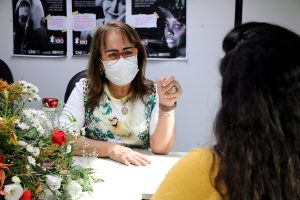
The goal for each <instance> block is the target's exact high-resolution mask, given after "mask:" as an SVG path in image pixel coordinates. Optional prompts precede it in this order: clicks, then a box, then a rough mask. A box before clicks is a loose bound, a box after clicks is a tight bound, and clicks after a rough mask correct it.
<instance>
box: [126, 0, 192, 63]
mask: <svg viewBox="0 0 300 200" xmlns="http://www.w3.org/2000/svg"><path fill="white" fill-rule="evenodd" d="M129 23H130V24H132V25H133V26H134V27H135V28H136V30H137V32H138V34H139V36H140V38H141V39H142V41H143V44H144V45H145V47H146V49H147V54H148V58H149V59H153V60H154V59H155V60H159V59H176V60H186V59H187V52H186V1H185V0H163V1H159V0H147V1H146V0H132V16H131V19H130V21H129Z"/></svg>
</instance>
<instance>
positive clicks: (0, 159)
mask: <svg viewBox="0 0 300 200" xmlns="http://www.w3.org/2000/svg"><path fill="white" fill-rule="evenodd" d="M4 157H5V156H4V155H3V154H0V163H3V161H4Z"/></svg>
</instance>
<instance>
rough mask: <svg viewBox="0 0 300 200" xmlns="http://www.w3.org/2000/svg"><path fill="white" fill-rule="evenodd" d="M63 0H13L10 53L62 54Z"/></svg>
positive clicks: (64, 48) (64, 35)
mask: <svg viewBox="0 0 300 200" xmlns="http://www.w3.org/2000/svg"><path fill="white" fill-rule="evenodd" d="M66 16H67V13H66V1H65V0H13V37H14V50H13V52H14V55H24V56H65V55H66V53H67V17H66Z"/></svg>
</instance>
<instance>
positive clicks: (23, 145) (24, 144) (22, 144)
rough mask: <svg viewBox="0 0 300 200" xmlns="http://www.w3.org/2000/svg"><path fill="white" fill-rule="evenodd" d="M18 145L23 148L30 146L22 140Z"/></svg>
mask: <svg viewBox="0 0 300 200" xmlns="http://www.w3.org/2000/svg"><path fill="white" fill-rule="evenodd" d="M18 144H19V145H20V146H22V147H26V146H27V145H28V143H27V142H25V141H22V140H19V141H18Z"/></svg>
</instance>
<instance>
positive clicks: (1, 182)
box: [0, 169, 7, 195]
mask: <svg viewBox="0 0 300 200" xmlns="http://www.w3.org/2000/svg"><path fill="white" fill-rule="evenodd" d="M5 178H6V177H5V172H4V170H2V169H0V195H6V194H7V192H4V190H2V187H3V185H4V181H5Z"/></svg>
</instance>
